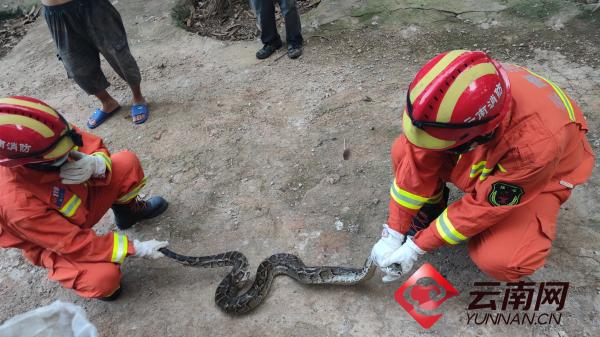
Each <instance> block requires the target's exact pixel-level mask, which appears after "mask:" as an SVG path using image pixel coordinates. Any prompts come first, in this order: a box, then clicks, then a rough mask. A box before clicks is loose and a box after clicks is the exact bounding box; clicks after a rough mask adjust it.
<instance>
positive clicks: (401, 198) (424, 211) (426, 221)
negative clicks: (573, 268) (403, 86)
mask: <svg viewBox="0 0 600 337" xmlns="http://www.w3.org/2000/svg"><path fill="white" fill-rule="evenodd" d="M402 126H403V131H404V132H403V134H402V135H401V136H400V137H398V138H397V139H396V141H395V143H394V145H393V146H392V166H393V170H394V180H393V182H392V185H391V190H390V194H391V200H390V205H389V217H388V223H387V224H386V225H384V230H383V232H382V237H381V239H380V240H379V241H378V242H377V243H376V244H375V246H374V247H373V250H372V258H373V260H374V261H375V263H376V264H377V265H378V266H379V267H380V268H381V269H382V270H383V271H384V272H385V273H387V275H386V276H385V277H384V281H391V280H394V279H396V278H398V275H397V273H394V272H393V270H392V269H391V268H390V265H391V264H399V265H401V267H402V271H403V272H404V273H407V272H408V271H410V270H411V269H412V267H413V265H414V263H415V262H416V261H417V259H418V258H419V257H420V256H422V255H425V254H426V253H428V252H431V251H433V250H435V249H436V248H439V247H441V246H443V245H450V246H453V245H457V244H461V243H463V242H466V244H467V246H468V251H469V255H470V257H471V259H472V260H473V262H474V263H475V264H476V265H477V266H478V267H479V269H480V270H482V271H483V272H484V273H486V274H487V275H489V276H491V277H493V278H495V279H497V280H500V281H515V280H518V279H519V278H521V277H523V276H526V275H530V274H532V273H533V272H535V271H536V270H537V269H539V268H540V267H542V266H543V265H544V263H545V261H546V257H547V256H548V254H549V252H550V248H551V246H552V241H553V240H554V239H555V237H556V220H557V215H558V211H559V208H560V205H561V204H562V203H564V202H565V201H566V200H567V199H568V198H569V196H570V194H571V190H572V189H573V187H575V186H577V185H579V184H582V183H584V182H585V181H586V180H587V179H588V178H589V176H590V174H591V172H592V168H593V166H594V156H593V152H592V150H591V147H590V145H589V143H588V141H587V139H586V137H585V133H586V131H587V125H586V121H585V118H584V116H583V114H582V112H581V110H580V109H579V107H578V106H577V105H576V104H575V102H573V100H572V99H571V98H570V97H569V96H567V94H566V93H565V92H564V91H563V90H561V89H560V88H559V87H558V86H556V84H554V83H553V82H552V81H550V80H548V79H545V78H543V77H542V76H540V75H538V74H536V73H534V72H532V71H531V70H528V69H526V68H523V67H520V66H515V65H508V64H502V65H501V64H500V63H498V62H497V61H495V60H493V59H491V58H490V57H489V56H488V55H486V54H485V53H483V52H478V51H466V50H455V51H450V52H447V53H443V54H441V55H438V56H436V57H435V58H434V59H432V60H431V61H429V62H428V63H427V64H426V65H425V66H424V67H423V69H421V70H420V71H419V72H418V73H417V75H416V77H415V78H414V80H413V81H412V83H411V84H410V85H409V88H408V92H407V95H406V108H405V109H404V111H403V113H402ZM447 183H452V184H454V185H455V186H456V187H457V188H458V189H459V190H461V191H462V192H464V195H463V196H462V198H460V199H459V200H458V201H456V202H454V203H452V204H450V205H447V201H448V188H447V187H446V184H447Z"/></svg>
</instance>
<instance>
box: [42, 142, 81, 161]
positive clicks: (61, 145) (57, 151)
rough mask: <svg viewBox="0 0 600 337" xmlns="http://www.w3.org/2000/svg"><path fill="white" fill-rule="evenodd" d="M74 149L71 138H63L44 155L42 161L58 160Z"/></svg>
mask: <svg viewBox="0 0 600 337" xmlns="http://www.w3.org/2000/svg"><path fill="white" fill-rule="evenodd" d="M74 147H75V144H74V143H73V140H72V139H71V137H64V138H63V139H61V140H60V142H58V144H56V146H55V147H54V149H52V150H51V151H50V152H48V153H47V154H46V155H44V159H48V160H51V159H56V158H60V157H62V156H64V155H66V154H67V153H69V151H71V150H72V149H73V148H74Z"/></svg>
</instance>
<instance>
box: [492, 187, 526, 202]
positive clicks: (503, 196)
mask: <svg viewBox="0 0 600 337" xmlns="http://www.w3.org/2000/svg"><path fill="white" fill-rule="evenodd" d="M524 193H525V192H524V191H523V189H522V188H521V187H519V186H517V185H511V184H508V183H505V182H501V181H498V182H495V183H493V184H492V191H491V192H490V194H489V195H488V201H489V202H490V204H491V205H492V206H513V205H517V204H518V203H519V202H520V201H521V197H522V196H523V194H524Z"/></svg>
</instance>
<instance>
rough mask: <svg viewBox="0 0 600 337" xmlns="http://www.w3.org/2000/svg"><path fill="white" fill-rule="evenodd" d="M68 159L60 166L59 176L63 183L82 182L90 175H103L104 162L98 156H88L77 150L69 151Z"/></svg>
mask: <svg viewBox="0 0 600 337" xmlns="http://www.w3.org/2000/svg"><path fill="white" fill-rule="evenodd" d="M69 156H70V157H71V158H72V159H74V160H75V161H70V162H67V163H66V164H64V165H63V166H61V167H60V177H61V178H62V183H63V184H71V185H76V184H82V183H84V182H86V181H88V180H89V179H90V178H91V177H94V178H97V177H103V176H104V174H105V173H106V163H105V162H104V160H103V159H102V158H100V157H96V156H90V155H87V154H85V153H81V152H79V151H71V153H70V154H69Z"/></svg>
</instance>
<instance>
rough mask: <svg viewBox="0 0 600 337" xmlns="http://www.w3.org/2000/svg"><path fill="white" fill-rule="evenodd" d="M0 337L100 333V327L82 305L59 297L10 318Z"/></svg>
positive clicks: (78, 336) (86, 336)
mask: <svg viewBox="0 0 600 337" xmlns="http://www.w3.org/2000/svg"><path fill="white" fill-rule="evenodd" d="M0 337H98V330H96V327H95V326H94V325H93V324H92V323H90V322H89V321H88V320H87V318H86V316H85V311H83V309H82V308H81V307H78V306H76V305H74V304H71V303H65V302H61V301H56V302H54V303H52V304H50V305H47V306H45V307H41V308H38V309H35V310H32V311H28V312H26V313H24V314H21V315H18V316H15V317H13V318H11V319H9V320H7V321H6V322H4V324H2V325H1V326H0Z"/></svg>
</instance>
